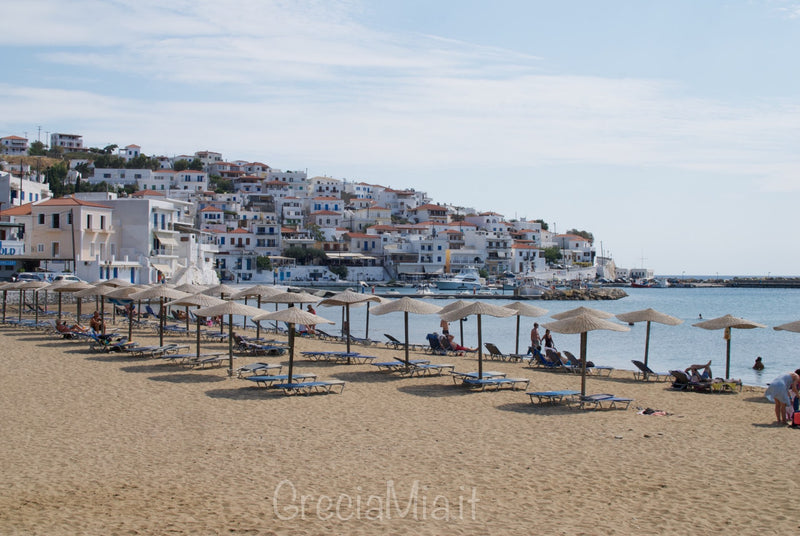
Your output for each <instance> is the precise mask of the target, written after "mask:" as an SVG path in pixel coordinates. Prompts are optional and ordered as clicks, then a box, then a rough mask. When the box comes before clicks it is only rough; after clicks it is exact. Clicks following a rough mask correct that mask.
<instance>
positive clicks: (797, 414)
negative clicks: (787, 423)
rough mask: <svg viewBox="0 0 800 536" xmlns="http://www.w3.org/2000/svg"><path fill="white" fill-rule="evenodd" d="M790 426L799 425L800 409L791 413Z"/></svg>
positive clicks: (795, 426)
mask: <svg viewBox="0 0 800 536" xmlns="http://www.w3.org/2000/svg"><path fill="white" fill-rule="evenodd" d="M792 427H794V428H797V427H800V411H797V412H795V413H793V414H792Z"/></svg>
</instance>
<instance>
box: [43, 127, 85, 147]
mask: <svg viewBox="0 0 800 536" xmlns="http://www.w3.org/2000/svg"><path fill="white" fill-rule="evenodd" d="M50 147H51V148H52V147H63V148H64V149H65V150H66V151H82V150H83V149H84V148H83V136H81V135H80V134H62V133H60V132H54V133H52V134H50Z"/></svg>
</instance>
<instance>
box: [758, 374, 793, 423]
mask: <svg viewBox="0 0 800 536" xmlns="http://www.w3.org/2000/svg"><path fill="white" fill-rule="evenodd" d="M799 383H800V369H797V370H795V371H794V372H789V373H787V374H783V375H781V376H778V377H777V378H775V379H774V380H772V381H771V382H770V384H769V387H767V390H766V391H765V392H764V396H766V397H767V400H769V401H770V402H775V418H777V419H778V424H786V423H787V422H788V421H789V417H787V408H789V407H792V398H793V397H797V396H798V391H797V389H798V384H799Z"/></svg>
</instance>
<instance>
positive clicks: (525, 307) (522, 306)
mask: <svg viewBox="0 0 800 536" xmlns="http://www.w3.org/2000/svg"><path fill="white" fill-rule="evenodd" d="M503 307H505V308H507V309H512V310H514V311H515V313H514V314H516V315H517V338H516V339H515V342H516V350H514V353H515V354H519V321H520V317H521V316H529V317H534V318H535V317H537V316H544V315H546V314H547V309H542V308H541V307H536V306H535V305H530V304H527V303H524V302H519V301H517V302H514V303H509V304H507V305H504V306H503Z"/></svg>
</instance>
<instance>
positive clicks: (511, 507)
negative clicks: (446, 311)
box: [0, 326, 800, 535]
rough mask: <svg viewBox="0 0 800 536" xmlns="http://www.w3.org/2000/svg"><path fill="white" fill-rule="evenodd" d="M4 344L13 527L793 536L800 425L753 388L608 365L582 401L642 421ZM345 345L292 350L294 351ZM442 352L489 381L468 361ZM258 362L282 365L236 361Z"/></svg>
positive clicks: (33, 337) (2, 508)
mask: <svg viewBox="0 0 800 536" xmlns="http://www.w3.org/2000/svg"><path fill="white" fill-rule="evenodd" d="M123 329H125V328H123V327H120V330H123ZM134 338H135V339H136V340H137V341H140V342H142V343H146V342H154V341H157V340H158V337H157V336H156V335H154V334H153V333H152V332H145V331H137V333H136V334H135V337H134ZM169 341H176V342H177V341H180V342H187V343H189V342H193V338H191V337H186V338H183V339H181V338H176V337H170V338H169ZM0 344H2V346H3V348H4V351H3V352H2V355H0V401H1V402H2V403H1V404H0V422H2V434H0V474H2V477H1V478H0V533H2V534H43V535H44V534H47V535H55V534H92V535H93V534H98V535H100V534H102V535H112V534H120V535H122V534H128V535H130V534H222V533H229V534H308V535H312V534H364V535H371V534H378V533H380V534H398V535H400V534H403V535H405V534H423V535H426V534H427V535H439V534H637V535H640V534H715V533H719V534H731V533H733V534H756V533H758V534H787V533H790V532H791V531H793V530H796V529H797V528H798V526H799V525H800V522H798V521H797V519H795V518H794V516H793V509H792V507H791V504H792V502H793V501H794V498H795V497H796V495H797V493H796V492H797V491H798V484H797V477H796V473H795V471H793V470H792V469H791V453H792V452H793V449H794V448H795V445H796V442H797V438H798V435H797V434H798V432H797V431H796V430H792V429H787V428H785V427H778V426H776V425H774V424H773V420H774V415H773V409H772V405H771V404H770V403H769V402H767V401H766V400H765V399H764V398H763V389H760V388H748V387H745V389H744V391H743V392H741V393H736V394H700V393H686V392H675V391H672V390H671V389H669V384H668V383H666V384H665V383H652V382H651V383H644V382H640V381H634V380H633V375H632V373H631V372H630V371H615V372H614V374H613V375H612V376H611V377H610V378H608V379H604V378H595V377H592V378H590V379H589V380H588V389H587V391H588V392H590V393H598V392H602V393H614V394H616V395H619V396H625V397H630V398H634V399H635V402H634V403H633V405H632V406H631V408H630V409H628V410H627V411H622V410H605V411H583V410H577V409H572V408H567V407H563V406H555V407H554V406H539V405H537V406H534V405H532V404H531V403H530V399H529V397H528V396H526V395H525V393H524V391H506V390H504V391H500V392H477V393H474V392H468V391H467V390H466V389H465V388H463V387H461V386H456V385H454V383H453V381H452V379H451V378H450V377H449V376H443V377H423V378H403V377H399V376H392V375H387V374H381V373H379V372H376V371H375V367H373V366H370V365H340V364H328V363H320V362H312V361H308V360H305V359H302V358H301V359H298V360H297V361H296V372H314V373H316V374H318V376H319V377H320V378H321V379H324V378H333V379H340V380H345V381H346V382H347V385H346V388H345V389H344V392H343V393H342V394H340V395H339V394H336V395H320V396H307V397H285V396H281V395H277V394H275V393H273V392H270V391H267V390H265V389H264V388H259V387H255V386H254V385H252V382H248V381H245V380H241V379H237V378H229V377H228V375H227V374H226V370H225V367H222V368H214V369H207V370H192V369H187V368H184V367H180V366H177V365H170V364H167V363H163V362H161V360H154V359H141V358H131V357H127V356H124V355H119V354H109V353H97V352H92V351H90V350H88V347H87V344H85V343H83V342H74V341H65V340H61V339H57V338H55V337H54V336H52V335H46V334H44V333H41V332H37V331H29V330H24V329H19V328H15V327H10V326H4V327H0ZM203 348H204V350H205V349H209V350H211V349H225V348H227V346H226V345H224V344H218V343H217V344H215V343H208V342H204V343H203ZM343 348H344V345H343V344H340V343H330V342H327V343H326V342H321V341H318V340H311V339H306V338H302V339H298V341H297V349H298V351H302V350H309V349H332V350H342V349H343ZM355 348H356V349H357V350H358V351H360V352H361V353H364V354H367V355H375V356H377V357H378V358H379V359H380V360H387V359H390V358H394V357H397V356H400V355H401V353H400V352H397V351H394V350H389V349H386V348H383V347H375V346H373V347H368V348H365V347H355ZM412 355H413V356H414V357H420V356H419V355H418V354H412ZM690 357H692V356H690ZM693 357H694V358H696V359H694V360H701V356H693ZM631 358H632V359H637V358H639V356H631ZM431 360H432V362H439V363H453V364H455V365H456V370H461V371H470V370H476V369H477V360H476V359H475V357H470V356H466V357H432V358H431ZM256 361H267V362H270V363H272V362H282V363H284V364H286V363H287V362H288V357H287V356H286V355H284V356H282V357H278V358H263V357H262V358H256V357H242V358H239V359H237V360H236V365H237V366H241V365H244V364H246V363H248V362H256ZM596 361H599V360H596ZM598 364H602V362H598ZM689 364H690V363H687V366H688V365H689ZM486 369H491V370H499V371H505V372H507V373H508V375H509V376H513V377H526V378H529V379H530V380H531V384H530V389H531V390H551V389H579V385H580V378H579V377H577V376H574V375H570V374H563V373H554V372H548V371H543V370H534V369H530V368H527V367H525V366H524V365H522V364H518V363H505V362H488V364H487V365H486ZM284 372H285V369H284ZM776 375H777V374H776ZM637 408H652V409H657V410H663V411H665V412H668V413H669V415H666V416H652V415H640V414H638V412H637Z"/></svg>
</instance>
